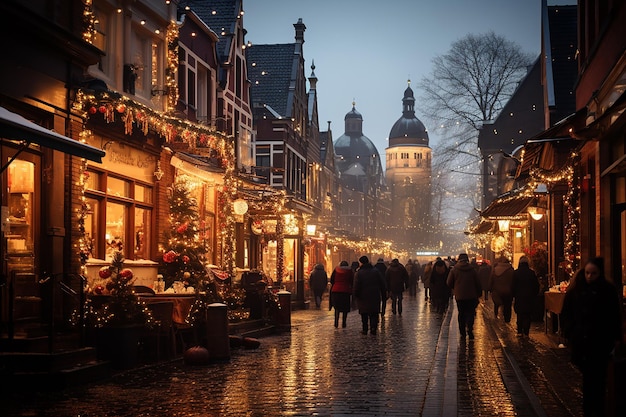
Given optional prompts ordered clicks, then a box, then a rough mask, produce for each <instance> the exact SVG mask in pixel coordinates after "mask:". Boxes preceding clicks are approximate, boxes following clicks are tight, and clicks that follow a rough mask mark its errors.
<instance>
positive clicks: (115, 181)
mask: <svg viewBox="0 0 626 417" xmlns="http://www.w3.org/2000/svg"><path fill="white" fill-rule="evenodd" d="M106 190H107V194H111V195H114V196H116V197H130V182H129V181H124V180H122V179H119V178H115V177H109V178H107V188H106Z"/></svg>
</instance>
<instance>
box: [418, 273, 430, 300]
mask: <svg viewBox="0 0 626 417" xmlns="http://www.w3.org/2000/svg"><path fill="white" fill-rule="evenodd" d="M432 273H433V269H432V268H429V269H428V270H425V271H423V272H422V273H421V274H420V275H421V278H422V284H423V285H424V301H428V296H429V295H430V277H431V275H432Z"/></svg>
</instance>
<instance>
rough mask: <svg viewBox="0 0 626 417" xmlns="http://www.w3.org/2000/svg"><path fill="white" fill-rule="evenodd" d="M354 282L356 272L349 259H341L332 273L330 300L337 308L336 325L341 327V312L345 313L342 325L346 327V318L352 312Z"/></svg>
mask: <svg viewBox="0 0 626 417" xmlns="http://www.w3.org/2000/svg"><path fill="white" fill-rule="evenodd" d="M353 282H354V272H352V268H350V266H349V265H348V262H347V261H341V263H340V264H339V266H338V267H336V268H335V269H334V270H333V272H332V274H330V285H331V287H330V300H331V305H332V306H333V307H334V308H335V327H339V313H343V317H342V320H341V327H346V320H347V318H348V313H349V312H350V307H351V306H350V296H351V295H352V284H353Z"/></svg>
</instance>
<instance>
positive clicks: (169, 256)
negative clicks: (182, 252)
mask: <svg viewBox="0 0 626 417" xmlns="http://www.w3.org/2000/svg"><path fill="white" fill-rule="evenodd" d="M176 258H178V254H177V253H176V252H174V251H173V250H171V251H169V252H166V253H164V254H163V262H165V263H168V264H171V263H172V262H174V261H175V260H176Z"/></svg>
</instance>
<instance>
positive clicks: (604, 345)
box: [561, 258, 622, 417]
mask: <svg viewBox="0 0 626 417" xmlns="http://www.w3.org/2000/svg"><path fill="white" fill-rule="evenodd" d="M561 323H562V326H563V332H564V334H565V337H566V338H567V339H568V341H569V346H570V348H571V352H572V362H573V363H574V365H576V366H577V367H578V368H580V370H581V372H582V374H583V410H584V413H585V417H588V416H604V415H605V397H606V379H607V369H608V364H609V359H610V356H611V353H612V352H613V350H614V349H616V348H617V346H618V345H619V343H620V340H621V338H622V325H621V313H620V306H619V297H618V294H617V289H616V288H615V286H614V285H613V284H611V283H610V282H609V281H608V280H607V279H606V278H605V276H604V260H603V259H602V258H592V259H590V260H589V261H587V263H586V264H585V267H584V269H582V270H580V271H578V273H576V275H575V277H574V281H573V282H572V283H571V284H570V286H569V287H568V289H567V292H566V293H565V300H564V301H563V309H562V311H561Z"/></svg>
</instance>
